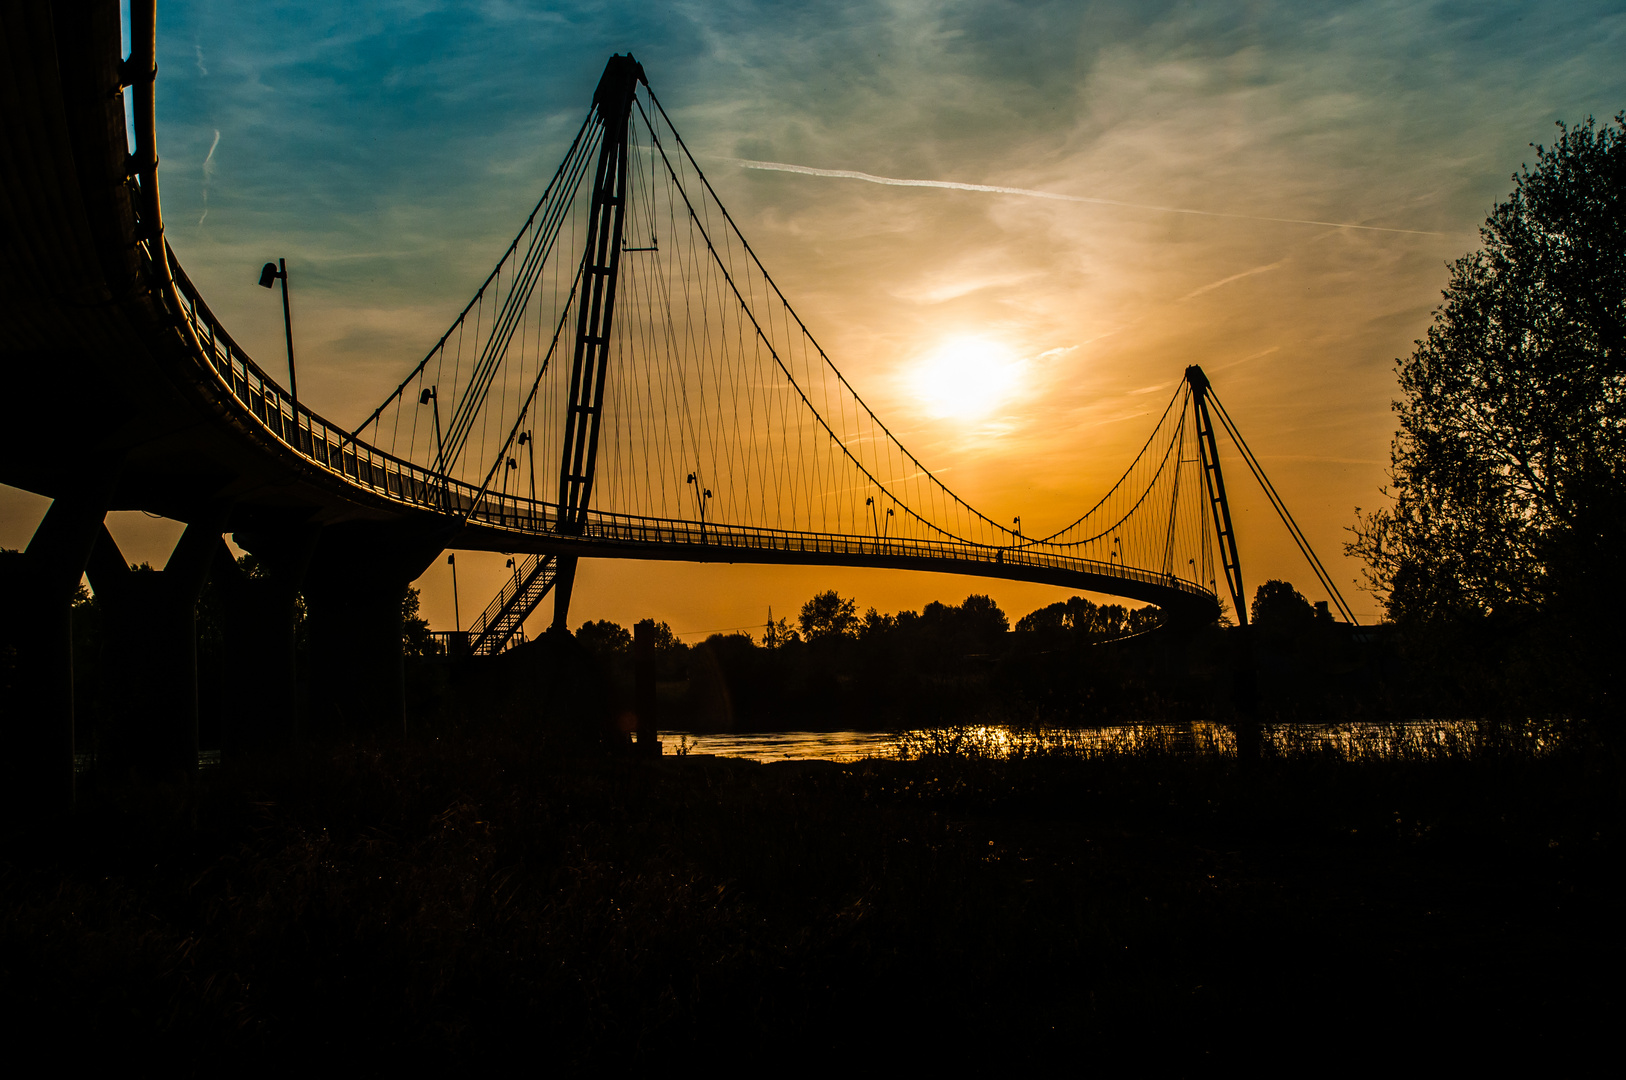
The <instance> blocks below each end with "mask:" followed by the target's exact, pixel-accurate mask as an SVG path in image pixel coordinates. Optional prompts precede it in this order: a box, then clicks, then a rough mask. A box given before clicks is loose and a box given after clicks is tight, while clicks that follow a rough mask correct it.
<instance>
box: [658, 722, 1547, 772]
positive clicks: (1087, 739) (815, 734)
mask: <svg viewBox="0 0 1626 1080" xmlns="http://www.w3.org/2000/svg"><path fill="white" fill-rule="evenodd" d="M1264 736H1265V740H1266V743H1267V744H1268V745H1269V746H1270V747H1272V748H1273V749H1274V750H1276V751H1277V752H1279V753H1289V754H1318V753H1319V754H1331V755H1334V756H1337V757H1342V758H1346V759H1357V758H1373V757H1417V756H1433V755H1439V754H1456V753H1462V752H1464V751H1467V750H1469V749H1471V748H1472V747H1473V746H1474V745H1476V741H1477V740H1478V739H1479V737H1480V736H1479V729H1478V726H1477V725H1476V724H1475V723H1474V722H1473V721H1471V720H1409V721H1404V722H1398V723H1390V724H1377V723H1341V724H1295V725H1272V726H1267V727H1266V728H1265V731H1264ZM660 738H661V743H662V748H663V753H665V754H668V755H674V754H694V755H711V756H716V757H732V758H744V759H748V760H752V761H761V762H773V761H836V762H850V761H862V760H865V759H868V758H885V759H892V760H899V759H902V760H913V759H919V758H930V757H937V756H951V757H969V758H988V759H1011V758H1024V757H1037V756H1041V755H1046V754H1054V755H1067V756H1078V757H1090V756H1094V755H1098V754H1105V753H1136V752H1166V753H1187V754H1234V753H1236V737H1235V735H1234V733H1233V732H1232V731H1231V730H1230V729H1229V728H1227V727H1224V726H1222V725H1219V724H1210V723H1202V722H1198V723H1190V724H1122V725H1116V726H1112V727H1101V728H1046V729H1041V730H1034V729H1027V728H1013V727H1009V726H1005V725H998V724H977V725H965V726H959V727H944V728H918V729H914V730H909V731H890V732H889V731H776V732H763V733H759V734H735V733H729V734H717V733H708V732H680V731H663V732H661V735H660ZM1537 749H1538V750H1539V749H1540V748H1539V747H1538V748H1537Z"/></svg>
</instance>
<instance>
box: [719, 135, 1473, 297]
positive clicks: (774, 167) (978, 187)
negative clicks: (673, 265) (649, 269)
mask: <svg viewBox="0 0 1626 1080" xmlns="http://www.w3.org/2000/svg"><path fill="white" fill-rule="evenodd" d="M734 163H735V164H736V165H739V166H740V167H741V168H743V169H761V170H764V171H766V172H787V173H796V174H798V175H800V176H823V177H828V178H830V179H835V180H862V181H863V182H864V183H866V184H884V185H886V186H888V187H917V188H943V189H945V190H948V191H981V192H986V193H988V194H990V195H1017V196H1021V197H1023V198H1028V199H1054V200H1055V201H1057V202H1070V203H1090V204H1093V205H1097V206H1121V207H1125V208H1127V209H1131V210H1153V211H1156V212H1158V213H1162V214H1193V215H1196V216H1198V217H1217V218H1232V219H1235V220H1240V221H1273V222H1277V223H1279V224H1284V225H1319V226H1322V227H1325V228H1334V229H1362V230H1365V231H1367V232H1385V233H1406V234H1409V235H1412V236H1439V235H1441V234H1440V233H1437V232H1432V231H1429V230H1427V229H1395V228H1390V227H1388V226H1386V225H1357V224H1355V223H1353V222H1348V221H1317V220H1314V219H1312V218H1288V217H1266V216H1263V215H1259V214H1231V213H1226V212H1224V211H1222V210H1192V209H1190V208H1188V207H1181V206H1157V205H1155V204H1153V203H1135V202H1125V201H1123V200H1122V199H1098V198H1095V197H1093V196H1089V195H1064V194H1062V193H1061V192H1058V191H1036V190H1034V189H1033V188H1020V187H1005V186H1003V185H999V184H963V183H960V182H959V181H957V180H907V179H903V178H901V177H896V176H876V175H875V174H873V173H866V172H857V171H855V170H852V169H815V168H813V167H812V166H811V165H790V164H787V163H785V162H783V161H751V160H749V159H746V158H735V159H734ZM1218 284H1223V282H1221V283H1218Z"/></svg>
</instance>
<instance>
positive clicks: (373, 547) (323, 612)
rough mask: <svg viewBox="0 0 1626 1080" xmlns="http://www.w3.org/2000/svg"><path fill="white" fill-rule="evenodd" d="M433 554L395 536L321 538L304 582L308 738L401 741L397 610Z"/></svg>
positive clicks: (402, 663)
mask: <svg viewBox="0 0 1626 1080" xmlns="http://www.w3.org/2000/svg"><path fill="white" fill-rule="evenodd" d="M440 551H441V548H440V545H439V544H438V543H434V542H431V541H425V540H423V539H421V538H420V537H409V536H402V535H401V534H400V532H399V531H398V530H384V529H379V528H372V527H367V526H329V527H328V528H326V529H324V530H323V532H322V537H321V540H320V541H319V542H318V543H317V545H316V551H315V556H314V558H313V559H312V560H311V565H310V569H309V571H308V572H307V574H306V576H305V603H306V623H305V626H306V632H307V639H308V643H309V648H310V661H311V681H310V687H311V701H310V710H309V712H310V717H311V722H310V725H309V731H310V734H311V736H312V737H314V738H319V739H320V738H333V737H343V736H375V737H376V736H401V735H404V734H405V733H406V719H407V718H406V660H405V655H404V653H403V650H402V642H401V627H402V621H401V604H402V601H403V600H405V599H406V590H407V586H408V585H410V584H411V583H412V581H413V579H414V578H416V577H418V576H419V575H420V574H422V573H423V572H424V570H426V569H428V567H429V564H430V563H431V562H433V561H434V560H435V559H436V558H438V557H439V555H440Z"/></svg>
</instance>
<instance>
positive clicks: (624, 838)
mask: <svg viewBox="0 0 1626 1080" xmlns="http://www.w3.org/2000/svg"><path fill="white" fill-rule="evenodd" d="M1619 778H1620V770H1619V768H1618V766H1617V763H1615V762H1614V761H1613V760H1612V759H1607V760H1606V759H1605V758H1604V757H1603V756H1602V755H1601V753H1599V752H1591V753H1586V754H1582V753H1578V752H1577V753H1557V754H1549V755H1546V756H1539V757H1533V756H1530V755H1526V754H1518V753H1513V752H1491V751H1485V750H1482V751H1471V750H1467V749H1464V750H1461V751H1459V752H1456V753H1452V754H1445V755H1437V756H1434V757H1420V758H1414V759H1410V760H1361V761H1353V762H1352V761H1348V760H1343V759H1341V758H1338V757H1335V756H1333V755H1327V754H1301V755H1287V756H1283V757H1280V758H1278V759H1276V760H1272V761H1267V762H1262V763H1257V764H1251V765H1249V764H1239V763H1238V762H1237V761H1236V760H1235V759H1234V758H1230V757H1226V756H1216V755H1191V754H1179V753H1172V752H1168V751H1166V750H1159V749H1157V748H1142V749H1138V750H1123V751H1120V752H1115V753H1105V754H1096V755H1094V756H1090V757H1084V756H1079V755H1069V754H1066V753H1050V754H1037V755H1033V756H1030V757H1028V758H1026V759H1023V760H998V759H989V758H986V757H979V756H975V755H973V756H969V757H968V756H963V755H962V756H958V757H942V756H936V757H934V756H927V757H924V758H921V759H918V760H913V761H867V762H857V763H850V764H842V765H837V764H832V763H817V762H810V763H783V764H773V765H761V764H756V763H752V762H746V761H738V760H725V759H718V758H703V757H696V756H693V755H690V756H687V757H683V758H664V759H661V760H659V761H634V760H625V759H613V758H567V757H561V756H560V755H559V754H557V753H556V752H555V751H554V750H553V749H551V748H550V747H549V746H548V745H547V743H546V741H545V740H538V739H536V738H535V737H534V735H533V734H528V733H525V732H520V731H516V730H507V731H487V732H484V733H481V734H467V733H465V734H464V735H462V736H460V737H459V738H458V739H456V740H443V741H440V742H438V743H423V744H418V745H409V746H397V747H390V748H383V749H377V748H364V747H354V746H351V747H339V748H333V749H327V750H323V751H315V750H307V751H304V752H301V753H299V754H294V755H289V756H286V757H281V758H272V759H265V760H261V761H258V762H248V763H237V764H233V763H230V762H228V763H226V764H224V765H222V766H220V767H219V768H218V769H215V770H211V771H210V772H209V773H207V774H206V775H204V776H203V777H202V778H201V779H200V780H199V782H198V783H197V784H196V786H195V788H194V789H193V790H192V791H189V792H185V791H179V790H155V789H150V788H130V787H120V786H118V785H113V784H108V783H106V782H105V781H92V782H91V783H90V784H89V785H88V788H87V791H86V795H85V799H84V809H83V812H82V813H81V814H80V816H79V818H78V819H77V820H75V821H74V822H73V823H71V825H69V826H68V828H67V830H66V833H65V835H62V836H60V837H55V838H47V837H42V836H32V837H18V836H15V835H14V836H11V837H9V838H8V839H7V840H6V843H5V848H4V870H3V876H0V918H3V929H0V956H3V957H4V958H5V959H4V961H3V963H4V968H5V970H4V979H3V986H4V991H3V993H4V1001H3V1003H0V1004H3V1007H4V1009H5V1014H6V1015H7V1017H8V1020H9V1021H10V1022H11V1024H13V1025H15V1027H14V1030H17V1031H33V1032H36V1033H40V1034H44V1033H47V1032H54V1031H66V1032H80V1033H83V1036H76V1038H81V1041H83V1039H91V1040H93V1041H95V1042H97V1043H99V1044H101V1045H105V1046H108V1047H120V1048H123V1049H122V1052H124V1053H128V1054H129V1055H132V1056H133V1057H132V1059H133V1060H157V1059H154V1058H150V1057H147V1056H146V1055H150V1054H154V1053H159V1054H162V1055H163V1056H164V1060H166V1061H169V1062H173V1063H175V1064H178V1065H180V1066H181V1067H182V1068H185V1069H202V1068H204V1067H206V1066H208V1065H209V1063H211V1062H213V1063H218V1062H219V1061H220V1060H221V1057H220V1055H222V1054H230V1055H232V1057H233V1058H234V1059H237V1058H238V1057H239V1056H240V1055H252V1056H253V1058H254V1059H259V1060H264V1059H278V1058H283V1057H287V1058H290V1059H303V1060H310V1059H311V1056H312V1055H324V1056H326V1057H328V1058H335V1057H347V1056H349V1055H351V1054H355V1055H361V1056H363V1057H364V1058H366V1059H368V1060H371V1061H373V1062H376V1063H378V1064H383V1063H385V1062H390V1061H394V1060H396V1059H398V1058H411V1059H413V1060H415V1061H419V1062H443V1063H445V1064H447V1065H451V1066H455V1067H469V1066H472V1065H475V1064H478V1063H480V1062H482V1061H485V1060H487V1059H490V1060H496V1059H497V1057H498V1056H499V1055H500V1056H503V1057H508V1056H511V1055H512V1054H513V1053H516V1052H524V1053H527V1054H529V1055H531V1056H532V1057H533V1058H534V1059H535V1060H537V1061H538V1062H539V1063H540V1062H547V1063H553V1062H557V1063H561V1064H570V1063H575V1064H579V1065H582V1064H595V1065H597V1064H603V1063H607V1062H611V1061H618V1060H633V1059H641V1060H670V1061H676V1060H682V1059H685V1058H698V1059H700V1060H704V1061H706V1062H707V1063H708V1064H714V1063H720V1062H724V1061H729V1060H742V1061H757V1062H759V1063H761V1062H762V1061H764V1060H775V1061H783V1060H785V1059H786V1057H787V1056H789V1055H795V1057H796V1058H797V1059H804V1058H808V1057H817V1056H822V1055H832V1056H838V1057H839V1056H846V1055H859V1054H863V1055H871V1057H870V1058H869V1059H870V1060H873V1055H875V1054H883V1055H885V1056H895V1057H897V1058H898V1059H900V1060H902V1061H913V1062H927V1061H932V1060H939V1059H940V1060H945V1061H955V1062H958V1063H966V1062H972V1061H976V1060H983V1059H986V1060H995V1059H998V1060H1002V1061H1023V1060H1034V1061H1036V1060H1042V1059H1053V1058H1054V1057H1055V1056H1057V1055H1067V1056H1069V1057H1070V1058H1072V1059H1073V1060H1076V1061H1079V1062H1083V1061H1085V1060H1086V1059H1088V1060H1093V1061H1096V1062H1098V1063H1099V1062H1103V1061H1109V1060H1132V1061H1135V1062H1138V1063H1140V1064H1142V1065H1151V1064H1154V1063H1157V1062H1164V1063H1169V1064H1174V1065H1183V1064H1189V1065H1196V1064H1198V1063H1213V1062H1216V1061H1225V1060H1236V1061H1239V1062H1252V1061H1257V1060H1258V1059H1259V1058H1260V1057H1261V1055H1263V1056H1267V1057H1268V1056H1273V1055H1277V1054H1283V1055H1287V1057H1288V1058H1289V1059H1293V1060H1298V1061H1299V1064H1300V1065H1301V1066H1305V1065H1310V1066H1312V1067H1317V1068H1320V1067H1322V1066H1324V1065H1325V1063H1326V1060H1327V1059H1321V1065H1316V1064H1315V1062H1314V1061H1312V1060H1310V1059H1304V1058H1302V1057H1300V1058H1294V1055H1296V1054H1298V1053H1300V1052H1301V1051H1302V1049H1303V1048H1305V1047H1315V1048H1316V1049H1315V1050H1314V1051H1313V1052H1314V1053H1318V1054H1336V1055H1338V1057H1337V1059H1335V1060H1337V1061H1343V1060H1347V1059H1348V1058H1349V1057H1350V1055H1352V1054H1368V1053H1370V1054H1374V1055H1379V1056H1382V1055H1383V1054H1388V1053H1393V1052H1399V1051H1401V1050H1405V1052H1406V1053H1408V1054H1414V1053H1415V1052H1416V1049H1415V1048H1416V1047H1418V1046H1420V1045H1422V1046H1426V1047H1428V1048H1430V1049H1429V1050H1428V1053H1429V1055H1430V1056H1431V1057H1433V1058H1437V1059H1439V1060H1441V1061H1448V1060H1459V1059H1460V1056H1461V1054H1462V1053H1463V1052H1464V1048H1465V1047H1467V1048H1476V1049H1477V1050H1478V1051H1483V1052H1486V1053H1494V1054H1497V1055H1499V1056H1502V1057H1503V1058H1504V1060H1505V1055H1506V1054H1508V1053H1511V1052H1513V1051H1515V1050H1517V1049H1519V1048H1525V1049H1539V1050H1541V1051H1542V1052H1544V1053H1547V1054H1548V1055H1554V1054H1556V1055H1559V1056H1563V1055H1564V1054H1566V1053H1568V1052H1571V1051H1577V1050H1579V1049H1580V1048H1581V1047H1582V1046H1583V1045H1585V1044H1586V1043H1588V1041H1589V1040H1591V1039H1594V1038H1601V1037H1602V1036H1603V1034H1604V1033H1606V1032H1607V1031H1608V1030H1610V1029H1611V1028H1612V1025H1613V1023H1614V1018H1615V1017H1617V1016H1618V1010H1619V1006H1620V1004H1621V1000H1620V999H1621V996H1622V995H1621V991H1620V989H1619V986H1618V982H1617V980H1616V976H1615V972H1616V971H1618V969H1619V966H1620V963H1621V961H1622V960H1623V959H1626V942H1623V936H1622V931H1621V929H1620V927H1619V925H1618V923H1619V920H1618V913H1617V909H1618V903H1617V901H1616V899H1615V894H1614V892H1613V889H1614V882H1615V879H1616V877H1617V876H1618V871H1617V866H1618V862H1619V841H1620V835H1621V833H1620V826H1621V824H1622V820H1623V815H1622V806H1623V800H1622V798H1621V784H1620V779H1619ZM764 1055H766V1057H764ZM244 1059H247V1058H244ZM1408 1060H1412V1061H1417V1062H1418V1064H1422V1063H1423V1062H1422V1060H1421V1059H1418V1058H1415V1057H1412V1058H1409V1059H1408Z"/></svg>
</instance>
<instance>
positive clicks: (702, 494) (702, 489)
mask: <svg viewBox="0 0 1626 1080" xmlns="http://www.w3.org/2000/svg"><path fill="white" fill-rule="evenodd" d="M689 483H691V484H693V485H694V501H695V503H696V504H697V505H698V506H699V507H700V542H701V543H702V544H704V543H705V542H706V500H707V499H709V498H711V488H709V487H706V486H705V485H703V484H701V483H700V480H699V478H698V477H696V476H695V474H694V473H690V474H689Z"/></svg>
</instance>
